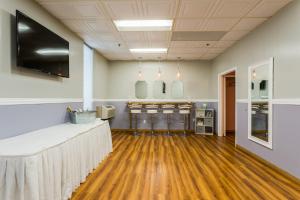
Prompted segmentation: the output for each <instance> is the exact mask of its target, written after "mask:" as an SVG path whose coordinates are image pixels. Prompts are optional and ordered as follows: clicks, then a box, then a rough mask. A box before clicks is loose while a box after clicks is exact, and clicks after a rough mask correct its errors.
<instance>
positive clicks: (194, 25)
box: [174, 19, 205, 31]
mask: <svg viewBox="0 0 300 200" xmlns="http://www.w3.org/2000/svg"><path fill="white" fill-rule="evenodd" d="M204 22H205V20H204V19H177V20H176V21H175V23H174V30H175V31H200V30H202V27H203V23H204Z"/></svg>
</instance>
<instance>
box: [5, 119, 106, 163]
mask: <svg viewBox="0 0 300 200" xmlns="http://www.w3.org/2000/svg"><path fill="white" fill-rule="evenodd" d="M105 123H108V122H105V121H102V120H100V119H96V120H95V121H94V122H92V123H88V124H71V123H65V124H60V125H56V126H52V127H49V128H44V129H40V130H36V131H33V132H29V133H26V134H23V135H19V136H15V137H11V138H6V139H3V140H0V157H11V156H13V157H21V156H31V155H35V154H37V153H39V152H41V151H44V150H46V149H48V148H51V147H54V146H56V145H59V144H62V143H64V142H66V141H68V140H69V139H71V138H73V137H76V136H77V135H80V134H82V133H85V132H87V131H89V130H91V129H93V128H95V127H97V126H100V125H103V124H105Z"/></svg>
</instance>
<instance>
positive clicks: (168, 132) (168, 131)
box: [165, 114, 173, 136]
mask: <svg viewBox="0 0 300 200" xmlns="http://www.w3.org/2000/svg"><path fill="white" fill-rule="evenodd" d="M166 115H167V127H168V130H167V134H165V135H166V136H172V135H173V134H171V132H170V126H171V115H170V114H166Z"/></svg>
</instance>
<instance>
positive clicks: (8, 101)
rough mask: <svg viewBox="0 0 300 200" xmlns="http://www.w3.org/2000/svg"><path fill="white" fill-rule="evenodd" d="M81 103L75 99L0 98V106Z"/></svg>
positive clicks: (80, 100)
mask: <svg viewBox="0 0 300 200" xmlns="http://www.w3.org/2000/svg"><path fill="white" fill-rule="evenodd" d="M82 102H83V99H75V98H0V105H22V104H49V103H82Z"/></svg>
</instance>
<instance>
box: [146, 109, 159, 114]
mask: <svg viewBox="0 0 300 200" xmlns="http://www.w3.org/2000/svg"><path fill="white" fill-rule="evenodd" d="M147 113H149V114H156V113H158V110H147Z"/></svg>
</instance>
